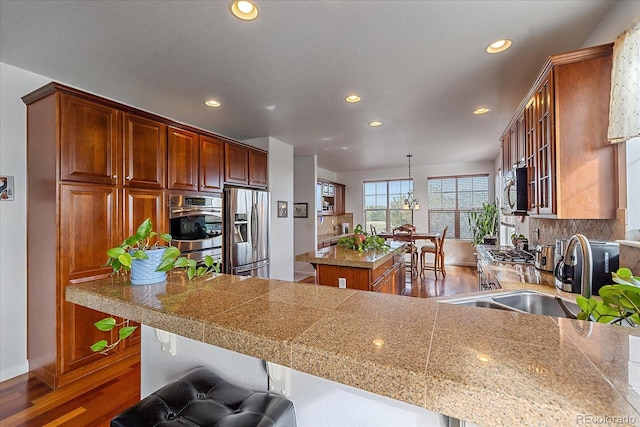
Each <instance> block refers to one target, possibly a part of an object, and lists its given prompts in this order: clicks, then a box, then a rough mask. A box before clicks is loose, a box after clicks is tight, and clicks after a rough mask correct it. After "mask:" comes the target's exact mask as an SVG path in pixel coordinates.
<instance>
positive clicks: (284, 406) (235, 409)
mask: <svg viewBox="0 0 640 427" xmlns="http://www.w3.org/2000/svg"><path fill="white" fill-rule="evenodd" d="M125 426H127V427H132V426H140V427H142V426H158V427H172V426H211V427H214V426H216V427H249V426H261V427H275V426H278V427H295V426H296V417H295V410H294V407H293V403H292V402H291V401H290V400H288V399H286V398H284V397H282V396H280V395H278V394H275V393H270V392H266V391H264V392H263V391H251V390H247V389H244V388H242V387H238V386H236V385H234V384H231V383H229V382H228V381H226V380H224V379H222V378H220V377H219V376H218V375H216V374H214V373H213V372H211V371H210V370H208V369H206V368H203V367H199V368H196V369H194V370H192V371H191V372H189V373H187V374H186V375H184V376H183V377H181V378H180V379H178V380H176V381H173V382H171V383H169V384H167V385H165V386H164V387H162V388H160V389H159V390H156V391H155V392H153V393H152V394H150V395H149V396H147V397H145V398H144V399H142V400H141V401H140V402H138V403H137V404H135V405H134V406H132V407H130V408H129V409H126V410H125V411H124V412H122V413H121V414H120V415H118V416H116V417H115V418H114V419H113V420H111V427H125Z"/></svg>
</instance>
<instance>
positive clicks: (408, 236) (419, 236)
mask: <svg viewBox="0 0 640 427" xmlns="http://www.w3.org/2000/svg"><path fill="white" fill-rule="evenodd" d="M403 228H404V230H402V229H403ZM377 235H378V237H382V238H383V239H385V240H397V241H401V242H410V243H411V245H412V246H413V248H414V249H415V255H414V254H413V253H412V252H407V253H412V255H411V264H412V265H411V267H412V269H411V270H410V271H411V275H412V276H413V273H414V272H415V275H416V276H418V271H421V267H419V263H418V261H419V257H418V250H417V245H416V242H417V241H419V240H429V241H431V242H432V243H433V246H436V245H438V241H439V239H440V236H441V234H440V233H430V232H421V231H418V230H417V229H416V228H415V227H414V226H413V225H411V224H404V225H402V226H400V227H396V228H395V229H394V230H393V231H392V232H391V233H390V232H388V231H378V233H377ZM443 242H444V241H443ZM414 256H415V258H414ZM442 266H443V268H444V258H443V262H442Z"/></svg>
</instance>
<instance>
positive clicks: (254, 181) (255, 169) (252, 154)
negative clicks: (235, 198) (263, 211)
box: [249, 149, 268, 187]
mask: <svg viewBox="0 0 640 427" xmlns="http://www.w3.org/2000/svg"><path fill="white" fill-rule="evenodd" d="M267 163H268V161H267V153H263V152H262V151H256V150H251V149H250V150H249V185H258V186H261V187H266V186H267Z"/></svg>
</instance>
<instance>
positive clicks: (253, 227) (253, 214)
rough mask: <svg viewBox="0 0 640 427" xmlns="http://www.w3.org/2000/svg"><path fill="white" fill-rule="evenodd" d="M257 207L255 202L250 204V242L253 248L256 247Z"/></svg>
mask: <svg viewBox="0 0 640 427" xmlns="http://www.w3.org/2000/svg"><path fill="white" fill-rule="evenodd" d="M258 233H259V231H258V207H257V206H256V204H255V203H253V204H252V205H251V244H252V246H253V250H257V249H258Z"/></svg>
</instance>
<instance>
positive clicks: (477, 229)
mask: <svg viewBox="0 0 640 427" xmlns="http://www.w3.org/2000/svg"><path fill="white" fill-rule="evenodd" d="M468 219H469V227H470V230H471V235H472V236H473V244H474V245H479V244H480V243H482V242H483V240H484V237H485V236H491V237H497V236H498V206H497V205H496V204H495V203H483V204H482V207H481V208H480V209H476V210H473V211H471V212H469V216H468Z"/></svg>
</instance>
